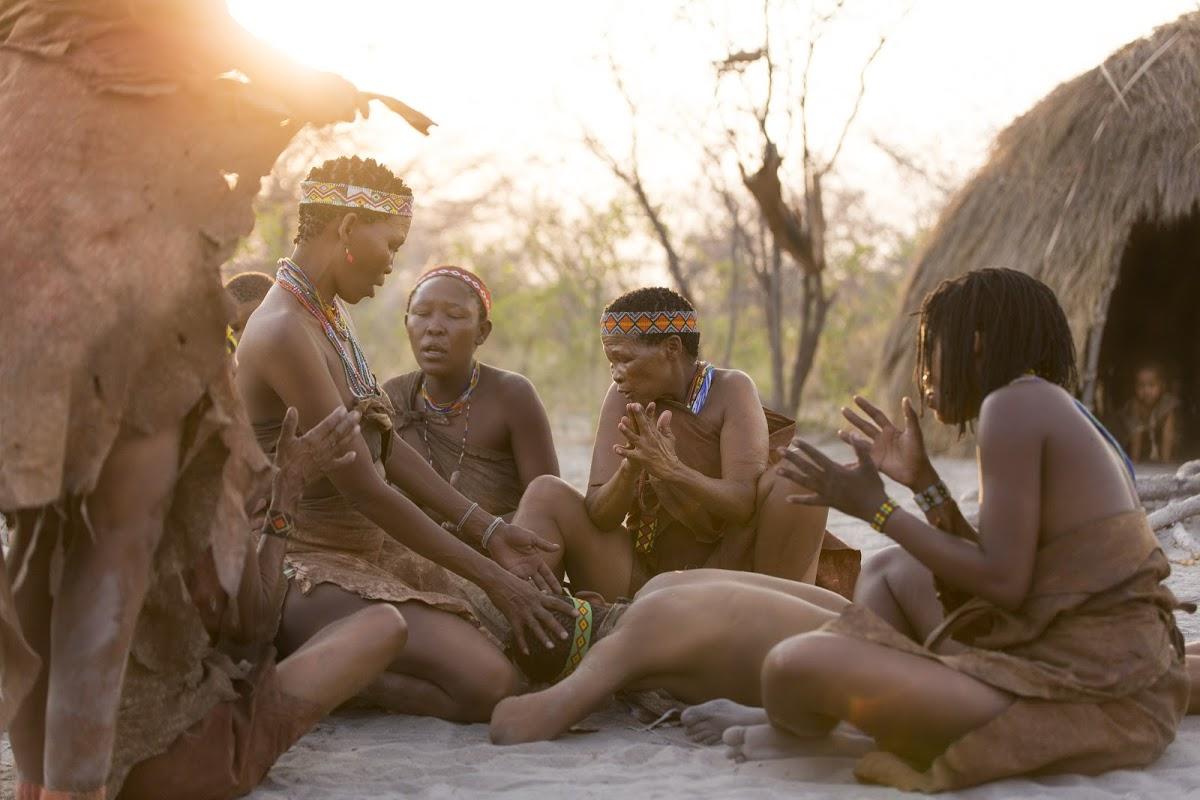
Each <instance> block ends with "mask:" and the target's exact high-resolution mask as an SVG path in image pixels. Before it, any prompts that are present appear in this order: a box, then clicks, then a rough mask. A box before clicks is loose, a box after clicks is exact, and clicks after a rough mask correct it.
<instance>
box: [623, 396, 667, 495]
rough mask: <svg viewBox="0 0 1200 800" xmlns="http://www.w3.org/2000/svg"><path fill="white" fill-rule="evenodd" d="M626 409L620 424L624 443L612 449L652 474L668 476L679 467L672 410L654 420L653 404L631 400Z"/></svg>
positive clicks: (661, 477)
mask: <svg viewBox="0 0 1200 800" xmlns="http://www.w3.org/2000/svg"><path fill="white" fill-rule="evenodd" d="M625 411H626V416H624V417H622V418H621V422H620V423H619V424H618V425H617V429H618V430H619V431H620V432H621V435H622V436H624V437H625V444H624V445H619V444H618V445H614V447H613V450H614V451H615V452H616V453H617V454H618V455H620V456H624V457H625V458H626V459H627V460H628V461H629V462H630V463H631V464H632V465H633V466H635V467H637V468H639V469H642V470H644V471H645V472H646V473H647V474H649V475H651V476H652V477H655V478H659V479H663V480H665V479H668V478H669V477H670V476H671V475H672V474H673V473H674V471H675V470H676V468H677V467H678V466H679V456H677V455H676V454H675V434H674V433H672V432H671V412H670V411H664V412H663V413H662V414H660V415H659V417H658V419H657V420H655V419H654V403H651V404H650V405H648V406H646V407H645V408H643V407H642V404H641V403H630V404H629V405H627V406H626V407H625Z"/></svg>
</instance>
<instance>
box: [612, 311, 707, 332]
mask: <svg viewBox="0 0 1200 800" xmlns="http://www.w3.org/2000/svg"><path fill="white" fill-rule="evenodd" d="M698 330H700V329H699V327H698V325H697V323H696V312H695V311H608V312H605V313H604V316H602V317H600V331H601V333H602V334H603V335H604V336H641V335H642V334H644V333H696V332H697V331H698Z"/></svg>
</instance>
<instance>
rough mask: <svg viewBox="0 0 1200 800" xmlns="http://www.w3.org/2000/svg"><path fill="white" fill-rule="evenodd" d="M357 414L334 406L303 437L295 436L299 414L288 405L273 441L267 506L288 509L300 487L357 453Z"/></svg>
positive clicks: (348, 461)
mask: <svg viewBox="0 0 1200 800" xmlns="http://www.w3.org/2000/svg"><path fill="white" fill-rule="evenodd" d="M360 419H361V415H360V414H359V413H358V412H357V411H347V410H346V409H345V408H344V407H342V406H338V407H337V408H335V409H334V410H333V411H331V412H329V415H328V416H327V417H325V419H323V420H321V421H320V422H318V423H317V424H316V425H314V426H313V427H312V428H310V429H309V430H308V432H307V433H305V434H304V435H303V436H299V437H297V436H296V426H297V423H298V422H299V415H298V414H297V413H296V409H294V408H289V409H288V410H287V413H286V414H284V415H283V425H282V426H281V428H280V430H279V439H278V441H277V442H276V443H275V477H274V481H273V483H272V486H271V505H272V507H274V508H275V509H276V510H279V511H289V512H290V511H291V510H292V509H293V508H294V507H295V505H296V503H297V501H299V499H300V495H301V494H303V492H304V487H305V486H307V485H308V484H310V483H312V482H313V481H315V480H317V479H318V478H320V477H322V476H323V475H324V474H325V473H326V472H329V471H330V470H334V469H337V468H338V467H344V466H345V465H347V464H349V463H350V462H351V461H353V460H354V458H355V456H356V455H357V454H356V453H355V452H354V450H353V447H354V440H355V437H357V436H358V435H359V427H358V423H359V420H360Z"/></svg>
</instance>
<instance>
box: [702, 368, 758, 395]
mask: <svg viewBox="0 0 1200 800" xmlns="http://www.w3.org/2000/svg"><path fill="white" fill-rule="evenodd" d="M712 385H713V388H715V389H718V390H719V393H720V394H722V395H724V396H725V397H727V398H728V399H730V400H733V401H735V402H736V401H738V400H741V401H742V402H749V401H751V400H753V402H755V403H757V402H758V385H757V384H756V383H755V382H754V379H753V378H751V377H750V376H749V375H748V374H746V373H745V372H743V371H741V370H740V369H732V368H729V367H713V382H712Z"/></svg>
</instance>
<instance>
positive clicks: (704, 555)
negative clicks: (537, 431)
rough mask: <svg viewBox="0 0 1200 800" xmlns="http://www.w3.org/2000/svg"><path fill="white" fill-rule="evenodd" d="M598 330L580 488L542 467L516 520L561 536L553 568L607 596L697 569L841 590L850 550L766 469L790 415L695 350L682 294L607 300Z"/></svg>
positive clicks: (649, 292)
mask: <svg viewBox="0 0 1200 800" xmlns="http://www.w3.org/2000/svg"><path fill="white" fill-rule="evenodd" d="M601 337H602V341H603V343H604V353H605V356H606V357H607V359H608V361H609V365H610V367H611V370H612V377H613V382H612V385H611V386H610V387H609V389H608V394H607V395H606V397H605V398H604V404H603V407H602V408H601V411H600V419H599V422H598V423H597V429H596V440H595V444H594V446H593V452H592V466H591V474H590V476H589V478H588V490H587V494H586V495H581V494H580V493H579V492H578V491H577V490H576V489H575V488H574V487H572V486H570V485H569V484H567V483H566V482H565V481H562V480H560V479H558V478H555V477H552V476H544V477H541V478H538V479H537V480H535V481H534V482H533V483H532V484H530V486H529V490H528V491H527V492H526V493H525V497H524V498H522V501H521V507H520V509H519V510H518V511H517V515H516V517H515V518H514V520H515V521H516V522H517V523H518V524H520V525H522V526H524V527H526V528H529V529H530V530H532V531H534V532H536V533H538V534H539V535H541V536H542V537H544V538H546V539H547V540H549V541H552V542H555V543H556V544H559V545H561V549H560V550H557V551H555V552H553V553H549V554H547V555H546V559H547V562H548V563H549V564H550V566H551V567H552V568H553V569H554V571H555V573H556V574H557V575H559V576H562V575H563V573H564V571H565V572H566V573H567V574H569V575H570V577H571V582H572V584H573V586H575V587H576V588H578V589H582V590H586V591H592V592H596V593H597V594H600V595H602V596H603V597H605V598H608V599H609V600H612V599H615V598H617V597H622V596H624V597H628V596H631V595H633V594H634V593H635V592H636V591H637V590H638V589H639V588H641V587H642V585H644V584H645V583H646V581H648V580H649V579H650V578H652V577H654V576H655V575H658V574H659V573H662V572H668V571H671V570H678V569H690V568H693V567H701V566H707V567H719V568H726V569H737V570H747V571H754V572H759V573H762V574H767V575H776V576H779V577H784V578H789V579H791V580H802V581H806V582H808V583H812V582H813V581H814V579H816V580H817V581H818V583H820V584H821V585H824V586H826V587H827V588H831V589H833V590H835V591H840V592H842V593H843V594H845V595H846V596H849V594H850V592H851V590H852V588H853V582H854V576H855V575H856V573H857V569H858V553H857V552H856V551H852V550H849V549H848V548H846V547H845V546H844V545H842V544H841V542H838V541H837V540H836V539H834V538H833V537H832V536H830V535H828V534H826V533H825V517H826V512H825V511H824V510H822V509H819V508H805V507H801V506H795V505H789V504H787V503H786V502H784V491H785V490H784V488H783V487H782V486H781V483H780V481H778V480H777V478H776V476H775V473H774V471H772V470H768V469H767V464H768V456H769V454H770V447H771V444H772V443H775V444H784V443H786V442H787V441H788V440H789V439H790V438H791V435H792V431H793V430H794V427H793V423H792V421H791V420H789V419H786V418H784V417H782V416H780V415H778V414H775V413H773V412H770V411H767V410H765V409H764V408H763V407H762V405H761V403H760V402H759V397H758V390H757V388H756V387H755V385H754V381H753V380H751V379H750V377H749V376H748V375H746V374H745V373H743V372H739V371H738V370H734V369H722V368H719V367H716V366H713V365H712V364H709V363H708V362H707V361H703V360H701V358H700V329H699V326H698V323H697V319H696V311H695V309H694V308H693V307H692V304H691V303H689V302H688V301H687V300H686V299H685V298H684V297H682V296H680V295H679V294H678V293H676V292H674V291H672V290H670V289H665V288H644V289H636V290H634V291H632V292H629V293H627V294H624V295H622V296H621V297H618V298H617V299H616V300H614V301H613V302H611V303H610V304H609V305H608V307H607V309H606V310H605V312H604V317H603V319H602V322H601ZM823 540H827V541H828V544H827V545H826V548H825V551H824V554H822V541H823ZM819 556H820V559H819V558H818V557H819ZM821 561H824V563H825V565H826V571H825V572H821V571H820V569H819V563H820V562H821Z"/></svg>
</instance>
